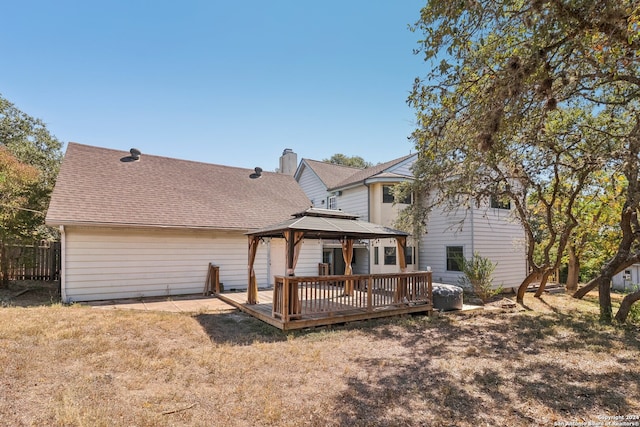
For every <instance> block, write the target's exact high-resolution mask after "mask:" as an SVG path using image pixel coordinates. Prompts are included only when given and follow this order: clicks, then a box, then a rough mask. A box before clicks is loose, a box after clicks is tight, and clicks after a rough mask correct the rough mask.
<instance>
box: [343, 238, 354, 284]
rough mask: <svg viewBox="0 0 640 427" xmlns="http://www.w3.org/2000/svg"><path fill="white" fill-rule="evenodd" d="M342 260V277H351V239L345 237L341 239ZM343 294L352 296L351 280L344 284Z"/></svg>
mask: <svg viewBox="0 0 640 427" xmlns="http://www.w3.org/2000/svg"><path fill="white" fill-rule="evenodd" d="M342 258H343V259H344V275H345V276H351V275H352V274H353V269H352V267H351V261H353V239H350V238H347V237H345V238H344V239H342ZM344 294H345V295H349V296H351V295H353V280H346V281H345V282H344Z"/></svg>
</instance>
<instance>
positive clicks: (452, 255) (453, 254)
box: [447, 246, 463, 271]
mask: <svg viewBox="0 0 640 427" xmlns="http://www.w3.org/2000/svg"><path fill="white" fill-rule="evenodd" d="M462 249H463V248H462V246H447V271H462V268H460V260H461V258H462V257H463V251H462Z"/></svg>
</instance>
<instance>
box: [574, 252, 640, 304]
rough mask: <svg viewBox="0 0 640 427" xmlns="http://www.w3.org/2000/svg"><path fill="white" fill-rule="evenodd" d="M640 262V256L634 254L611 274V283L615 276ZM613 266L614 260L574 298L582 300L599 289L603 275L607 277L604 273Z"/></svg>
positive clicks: (578, 291) (579, 290)
mask: <svg viewBox="0 0 640 427" xmlns="http://www.w3.org/2000/svg"><path fill="white" fill-rule="evenodd" d="M638 261H640V254H636V253H634V254H633V255H631V256H629V258H627V260H626V261H624V262H623V263H621V264H619V265H618V266H617V267H616V269H615V270H613V273H612V274H611V276H610V277H609V282H610V281H611V278H612V277H613V276H615V275H616V274H618V273H620V272H621V271H622V270H624V269H625V268H627V267H629V266H632V265H633V264H635V263H637V262H638ZM612 265H613V260H612V261H610V262H609V264H607V265H606V266H605V267H603V269H602V271H601V272H600V275H599V276H598V277H596V278H594V279H593V280H591V281H590V282H589V283H587V284H586V285H584V286H583V287H581V288H580V289H578V290H577V291H576V293H575V294H573V297H574V298H577V299H582V298H583V297H584V296H585V295H586V294H588V293H589V292H591V291H592V290H594V289H595V288H597V287H598V284H599V283H600V281H599V280H600V277H602V276H603V275H606V274H605V273H603V271H606V270H607V268H608V267H610V266H612Z"/></svg>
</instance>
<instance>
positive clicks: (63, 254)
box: [60, 225, 69, 303]
mask: <svg viewBox="0 0 640 427" xmlns="http://www.w3.org/2000/svg"><path fill="white" fill-rule="evenodd" d="M66 267H67V234H66V233H65V229H64V225H61V226H60V299H61V300H62V302H64V303H67V302H69V301H68V300H67V284H66V279H67V268H66Z"/></svg>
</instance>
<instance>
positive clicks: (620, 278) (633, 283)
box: [611, 264, 640, 292]
mask: <svg viewBox="0 0 640 427" xmlns="http://www.w3.org/2000/svg"><path fill="white" fill-rule="evenodd" d="M627 272H628V275H627ZM611 282H612V287H613V289H617V290H620V291H624V292H634V291H635V290H638V289H639V284H640V264H633V265H632V266H629V267H627V268H625V269H624V270H623V271H621V272H620V273H618V274H616V275H615V276H613V278H612V281H611Z"/></svg>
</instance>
